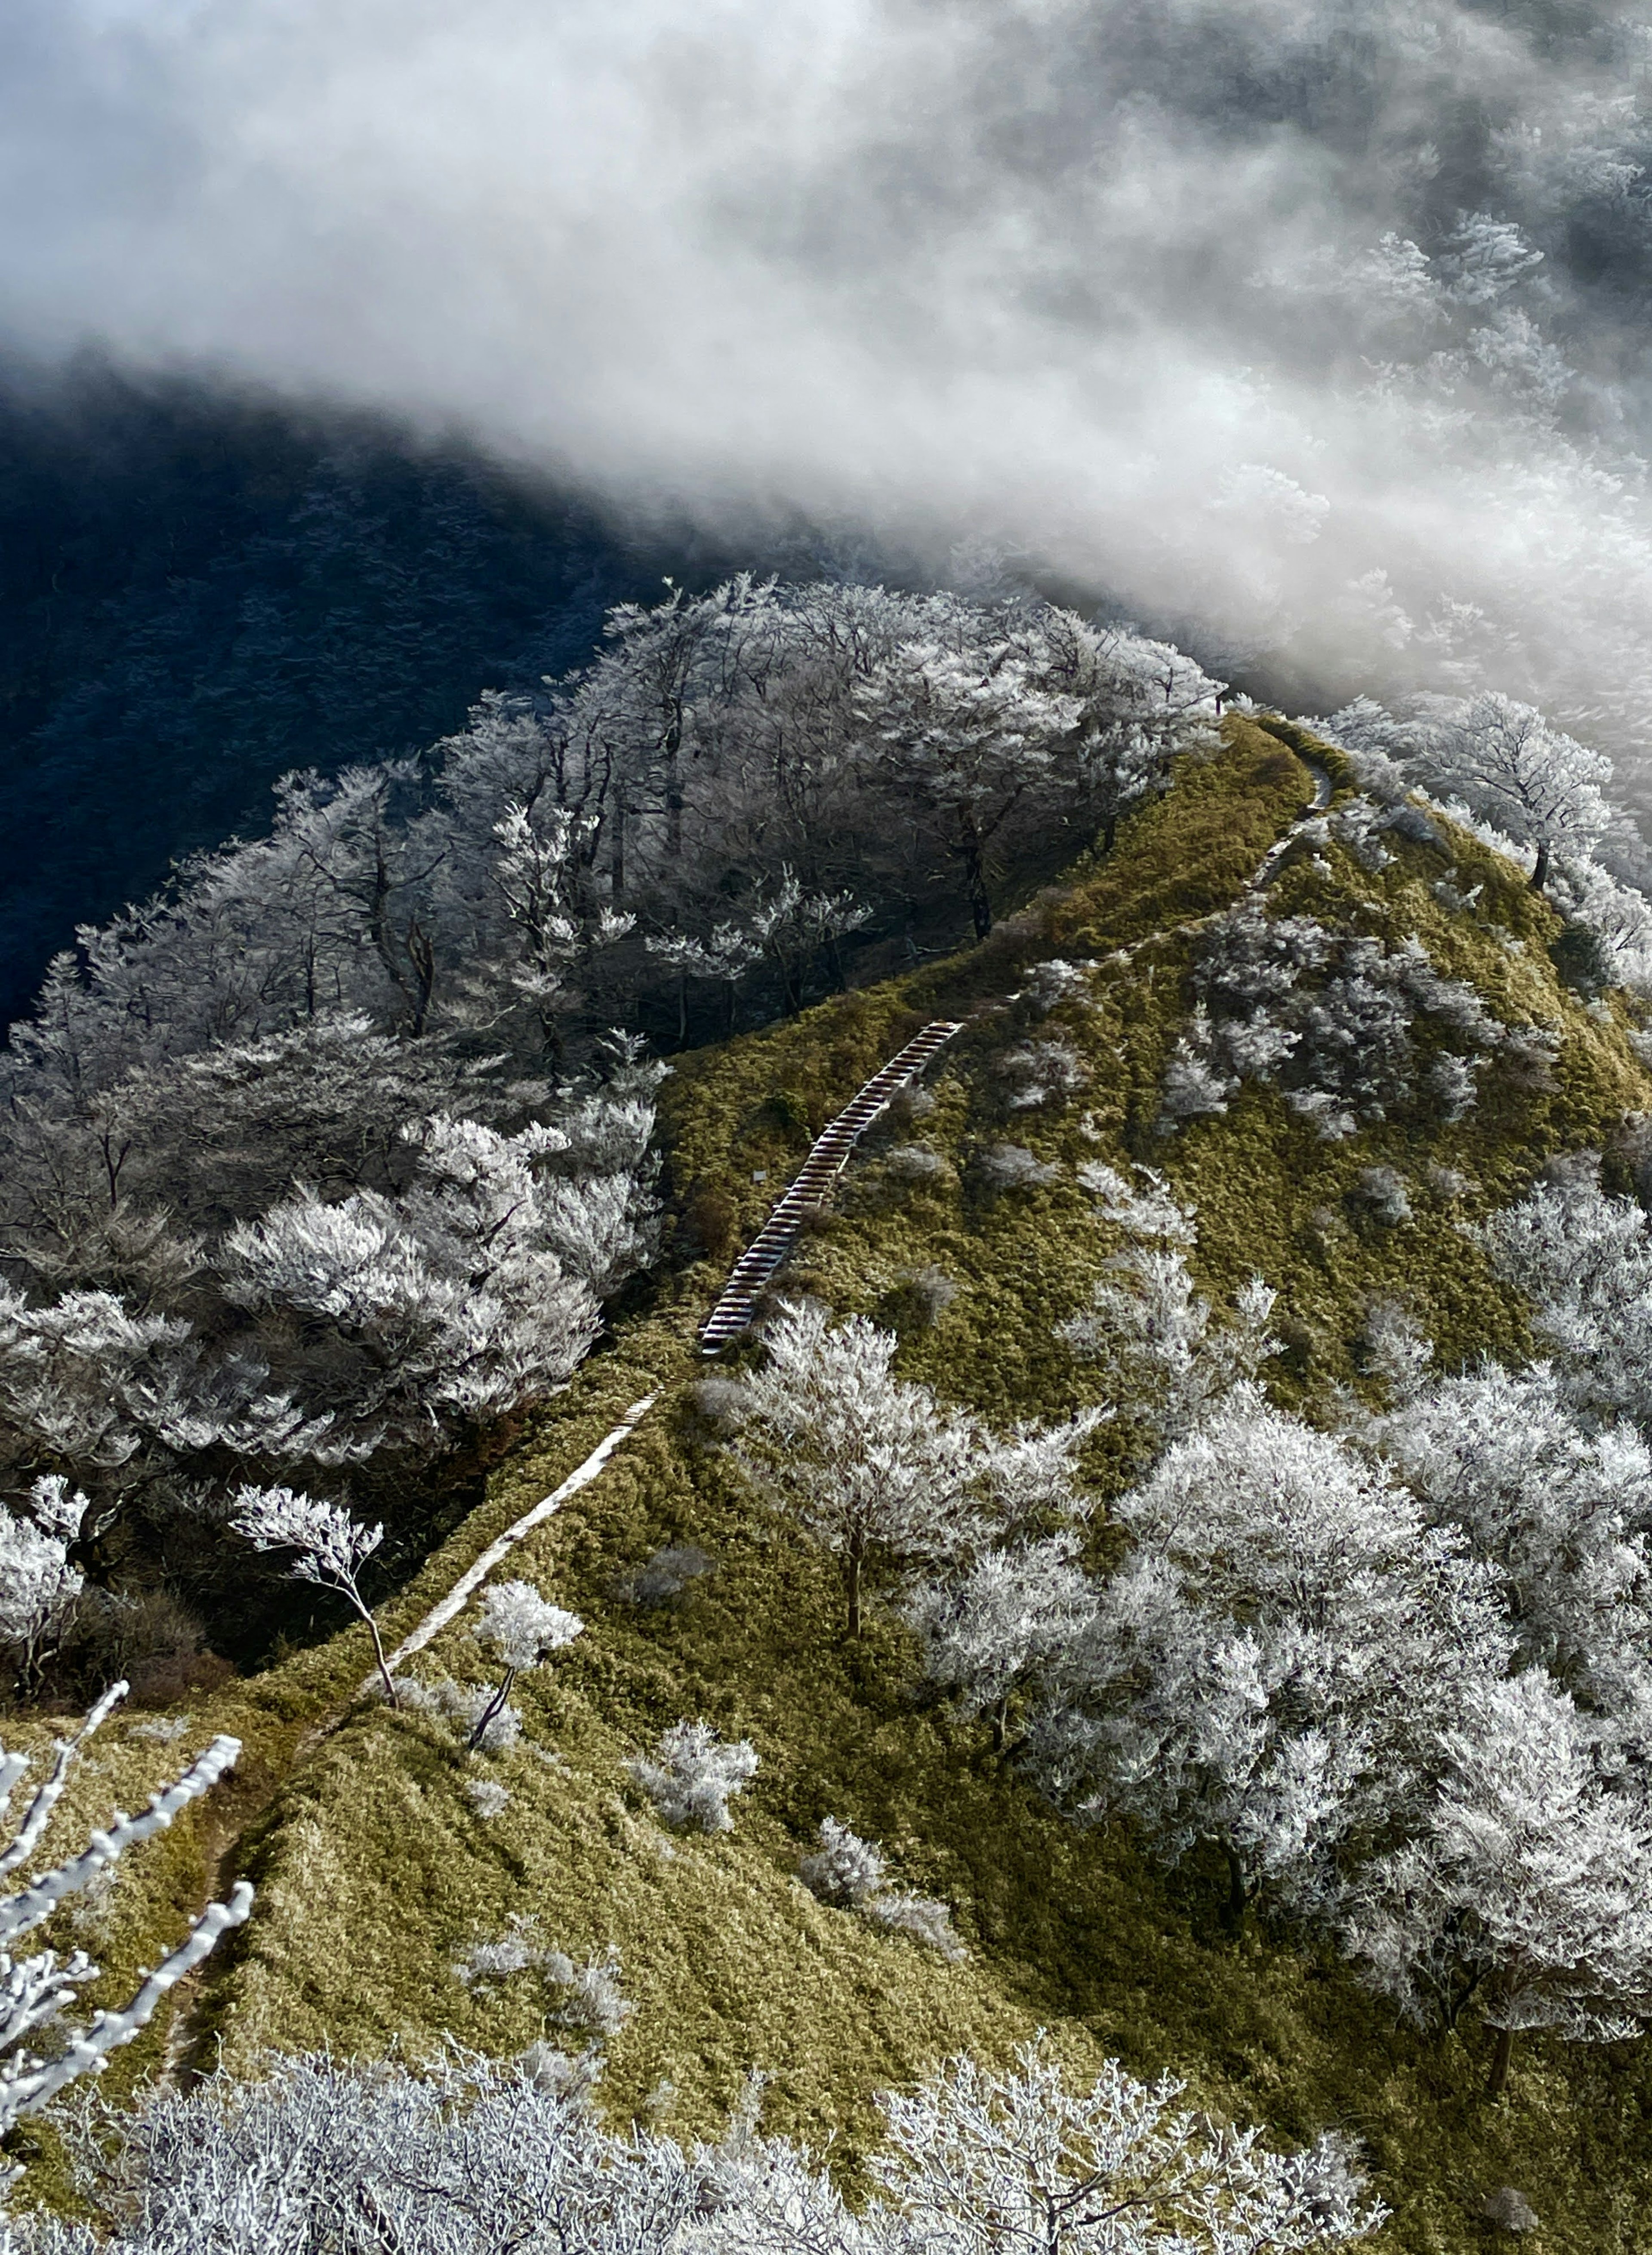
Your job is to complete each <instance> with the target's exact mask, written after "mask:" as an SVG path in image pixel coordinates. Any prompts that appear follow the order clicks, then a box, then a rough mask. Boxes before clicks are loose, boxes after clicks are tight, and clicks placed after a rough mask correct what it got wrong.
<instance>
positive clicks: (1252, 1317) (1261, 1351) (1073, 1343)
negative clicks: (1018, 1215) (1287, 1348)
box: [1056, 1244, 1276, 1440]
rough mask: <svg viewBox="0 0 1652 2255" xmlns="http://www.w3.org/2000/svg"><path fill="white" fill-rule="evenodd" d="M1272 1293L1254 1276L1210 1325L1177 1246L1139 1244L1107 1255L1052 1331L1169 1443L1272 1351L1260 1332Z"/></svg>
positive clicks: (1251, 1373) (1273, 1346)
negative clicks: (1080, 1302) (1085, 1296)
mask: <svg viewBox="0 0 1652 2255" xmlns="http://www.w3.org/2000/svg"><path fill="white" fill-rule="evenodd" d="M1275 1299H1276V1294H1275V1293H1274V1292H1273V1290H1272V1289H1270V1287H1269V1286H1268V1285H1266V1284H1264V1283H1263V1282H1262V1279H1261V1277H1260V1276H1253V1277H1252V1278H1251V1279H1250V1281H1249V1282H1248V1283H1246V1284H1242V1285H1241V1287H1240V1289H1239V1291H1238V1293H1237V1294H1236V1296H1235V1297H1234V1307H1233V1311H1232V1313H1231V1315H1229V1316H1227V1317H1226V1319H1224V1320H1221V1321H1219V1320H1217V1318H1216V1317H1215V1314H1214V1311H1213V1309H1212V1307H1211V1303H1210V1302H1209V1301H1208V1300H1207V1299H1206V1297H1205V1296H1204V1295H1203V1294H1202V1293H1201V1292H1199V1291H1197V1290H1196V1289H1195V1288H1194V1284H1193V1277H1192V1270H1191V1269H1190V1268H1189V1267H1188V1265H1187V1259H1186V1255H1185V1254H1184V1253H1183V1251H1182V1250H1181V1248H1180V1247H1179V1246H1176V1245H1169V1246H1152V1245H1142V1244H1138V1245H1134V1246H1131V1247H1129V1248H1128V1251H1126V1252H1123V1253H1118V1254H1114V1256H1113V1258H1112V1259H1111V1260H1110V1261H1108V1262H1107V1269H1106V1272H1105V1273H1104V1274H1103V1275H1101V1276H1100V1278H1099V1279H1098V1280H1097V1282H1095V1283H1094V1284H1093V1285H1092V1287H1091V1289H1090V1298H1089V1301H1088V1303H1087V1304H1086V1306H1085V1307H1084V1308H1083V1309H1082V1310H1080V1312H1079V1314H1078V1315H1076V1316H1072V1317H1069V1318H1068V1320H1067V1321H1066V1322H1065V1323H1062V1324H1057V1326H1056V1336H1057V1338H1060V1339H1063V1340H1065V1343H1066V1345H1068V1346H1069V1347H1071V1348H1072V1352H1073V1353H1074V1354H1075V1355H1077V1356H1078V1357H1079V1359H1080V1361H1085V1362H1099V1363H1100V1365H1101V1366H1102V1368H1103V1371H1104V1373H1105V1375H1106V1378H1107V1383H1108V1385H1109V1386H1110V1387H1111V1388H1112V1389H1113V1391H1114V1394H1116V1396H1117V1398H1118V1399H1119V1400H1120V1401H1121V1402H1122V1403H1124V1404H1126V1405H1127V1406H1128V1413H1129V1415H1130V1416H1131V1417H1132V1418H1134V1419H1135V1420H1138V1421H1139V1422H1141V1423H1143V1424H1145V1425H1146V1426H1148V1427H1149V1430H1151V1431H1152V1432H1153V1433H1154V1434H1156V1436H1158V1437H1160V1438H1162V1439H1164V1440H1173V1439H1176V1438H1178V1437H1180V1436H1181V1435H1183V1434H1185V1433H1187V1432H1190V1431H1191V1430H1192V1429H1193V1428H1194V1427H1195V1426H1196V1425H1197V1424H1198V1423H1199V1421H1200V1420H1201V1419H1202V1418H1203V1417H1205V1416H1206V1415H1207V1414H1208V1413H1209V1411H1210V1410H1211V1408H1212V1407H1213V1405H1214V1404H1215V1403H1217V1402H1219V1401H1221V1399H1222V1398H1223V1397H1224V1395H1226V1394H1229V1393H1231V1392H1232V1391H1233V1389H1234V1387H1236V1386H1242V1385H1244V1384H1246V1383H1248V1381H1249V1380H1252V1379H1254V1378H1255V1375H1256V1373H1257V1372H1258V1371H1259V1370H1260V1369H1261V1367H1262V1364H1263V1363H1264V1362H1265V1361H1266V1360H1267V1359H1268V1357H1269V1355H1271V1354H1273V1353H1275V1352H1276V1344H1275V1341H1274V1339H1273V1338H1272V1336H1271V1334H1270V1333H1269V1328H1268V1325H1269V1319H1270V1317H1272V1314H1273V1309H1274V1302H1275Z"/></svg>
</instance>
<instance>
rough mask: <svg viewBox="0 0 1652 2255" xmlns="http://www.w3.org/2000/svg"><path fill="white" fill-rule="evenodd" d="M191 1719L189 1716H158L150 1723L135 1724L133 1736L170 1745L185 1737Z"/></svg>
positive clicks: (132, 1727) (132, 1730)
mask: <svg viewBox="0 0 1652 2255" xmlns="http://www.w3.org/2000/svg"><path fill="white" fill-rule="evenodd" d="M189 1719H190V1718H189V1717H188V1716H187V1715H157V1716H155V1717H154V1718H152V1719H151V1721H149V1722H146V1723H134V1724H133V1725H132V1726H131V1736H132V1737H133V1738H135V1739H155V1740H157V1741H158V1743H159V1744H161V1745H163V1746H164V1745H168V1744H170V1743H171V1742H172V1740H173V1739H181V1738H182V1737H183V1735H184V1732H186V1730H187V1729H188V1728H189Z"/></svg>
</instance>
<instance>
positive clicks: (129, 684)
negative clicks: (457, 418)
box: [0, 360, 683, 1022]
mask: <svg viewBox="0 0 1652 2255" xmlns="http://www.w3.org/2000/svg"><path fill="white" fill-rule="evenodd" d="M682 546H683V544H678V546H677V547H676V548H674V550H673V556H674V558H677V557H679V556H680V553H681V551H682ZM671 568H672V567H671V564H668V563H659V564H656V563H654V562H653V561H652V560H651V559H650V558H644V557H643V555H642V554H641V553H640V552H637V551H634V550H628V549H627V548H626V547H625V546H624V544H622V543H621V542H620V541H619V540H617V539H616V537H615V536H614V535H613V534H612V533H611V532H609V531H608V530H606V529H605V528H604V527H603V526H602V525H601V523H598V522H597V521H596V520H595V519H594V517H593V516H590V515H589V513H588V512H587V511H585V510H583V509H580V508H578V507H576V506H573V505H571V504H570V503H568V502H566V500H563V499H561V498H559V496H558V495H557V494H556V493H555V492H554V490H552V488H549V487H545V486H541V485H540V484H539V483H538V481H526V480H524V479H521V478H517V477H511V476H508V475H507V474H504V473H503V472H502V471H501V470H499V469H498V468H496V467H494V466H493V465H491V464H489V463H488V462H486V461H484V460H482V459H481V458H480V457H479V456H477V455H476V454H475V453H474V451H472V450H470V449H468V448H466V447H464V446H460V445H458V444H449V445H446V446H439V445H430V444H426V445H423V446H421V445H419V444H418V443H417V442H416V441H414V440H412V439H410V438H409V437H408V436H407V435H406V434H405V432H403V431H402V430H400V429H399V428H396V427H393V426H392V425H390V424H389V423H387V422H385V421H383V420H381V419H379V418H375V417H373V416H371V415H367V414H353V415H347V414H343V413H341V412H339V411H328V410H326V409H322V408H313V409H310V410H307V411H306V410H304V409H301V408H298V407H294V406H292V405H290V404H287V403H285V402H278V401H277V400H275V399H274V398H271V399H268V400H264V401H260V400H259V399H257V397H249V396H248V395H247V394H246V393H245V392H243V391H230V390H228V389H226V388H225V387H224V386H222V385H221V384H217V383H213V382H211V381H209V380H200V381H195V380H189V379H185V378H180V377H172V378H165V379H163V378H159V377H156V378H151V379H147V380H145V379H144V378H142V377H140V376H134V375H131V374H130V373H119V372H116V371H115V370H113V369H110V368H109V367H108V366H106V365H103V364H101V363H99V362H95V361H92V360H88V361H87V362H84V363H83V364H81V366H79V367H78V368H75V369H68V370H64V369H55V370H53V371H52V373H51V374H50V375H49V376H48V375H47V374H46V373H45V372H43V371H41V372H33V371H31V370H30V369H28V368H27V367H26V365H25V366H21V367H19V366H16V365H14V366H12V367H11V369H9V370H6V371H4V374H0V603H3V604H4V618H5V633H4V641H3V642H0V777H3V778H4V780H0V1021H5V1022H9V1021H10V1020H11V1019H12V1018H14V1017H17V1016H18V1015H21V1014H22V1012H23V1011H24V1010H25V1008H26V1006H27V1004H28V1001H29V998H30V996H31V995H32V993H33V991H34V988H35V987H36V985H37V984H38V982H39V977H40V974H41V972H42V971H43V970H44V968H45V966H46V961H47V959H48V958H49V957H50V956H51V955H52V954H53V953H54V952H56V951H57V950H58V949H59V948H60V947H64V946H67V945H68V944H69V942H70V940H71V939H72V938H73V935H74V929H75V927H76V925H77V924H84V923H88V922H90V923H101V922H102V920H103V919H104V918H105V917H109V916H112V915H114V914H115V912H116V910H118V909H120V908H121V907H122V906H123V903H126V902H128V901H133V900H141V899H144V898H146V897H147V896H149V895H150V894H151V893H152V892H153V891H154V890H155V889H157V888H158V886H159V885H161V884H162V883H163V882H165V879H166V877H167V875H168V870H169V866H170V864H171V863H172V861H174V860H176V859H180V858H182V857H183V856H186V855H187V854H192V853H198V852H200V851H201V850H202V849H203V848H206V847H214V846H216V845H217V844H218V843H219V841H220V840H221V839H222V838H223V837H225V836H226V835H227V834H228V832H230V831H232V830H238V831H240V832H243V834H245V835H249V836H251V835H255V834H256V833H257V832H260V831H262V830H263V829H264V827H265V826H266V825H267V823H268V821H269V812H270V798H269V793H270V789H271V785H272V784H273V783H275V781H276V779H277V777H278V776H280V775H282V774H284V773H285V771H286V770H287V769H290V768H292V767H295V766H306V767H307V766H318V765H319V766H321V767H324V768H326V769H327V770H328V771H329V772H331V771H334V770H336V769H338V768H340V767H343V766H347V765H348V763H349V762H351V761H353V760H373V759H379V758H382V757H383V756H384V755H387V754H405V753H409V752H411V751H414V750H416V749H417V748H418V747H419V746H421V745H423V744H426V743H429V742H430V741H432V739H434V738H435V737H437V736H439V735H440V734H442V733H443V732H444V731H446V730H447V729H450V728H453V727H459V726H460V724H461V722H462V721H463V720H464V716H465V712H466V708H467V706H469V705H470V704H471V703H472V702H473V701H474V700H475V698H476V696H477V695H478V694H479V692H481V691H482V689H483V688H484V687H495V688H500V689H505V690H510V691H514V692H529V693H531V692H535V691H537V690H538V687H539V685H540V680H541V677H542V676H544V675H545V674H547V673H550V674H559V673H561V672H562V671H565V670H566V668H567V667H568V666H569V665H572V664H577V663H579V662H580V660H582V659H583V658H584V657H585V656H586V654H587V651H588V650H589V649H590V647H591V645H592V643H594V641H595V640H596V639H597V637H598V636H599V634H600V632H601V620H602V612H603V608H604V607H605V605H607V604H608V603H611V602H614V601H617V600H618V599H619V598H621V597H622V596H624V595H629V594H641V593H643V591H644V590H645V589H647V588H649V587H652V586H654V585H656V584H657V578H658V573H659V572H660V571H661V570H667V569H671ZM676 568H678V570H680V569H681V563H680V560H678V562H677V566H676Z"/></svg>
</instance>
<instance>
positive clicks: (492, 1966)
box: [453, 1912, 546, 1989]
mask: <svg viewBox="0 0 1652 2255" xmlns="http://www.w3.org/2000/svg"><path fill="white" fill-rule="evenodd" d="M545 1956H546V1951H545V1943H544V1942H543V1940H542V1939H541V1937H540V1934H539V1927H538V1921H537V1920H536V1919H533V1918H531V1917H528V1916H525V1915H524V1914H522V1913H520V1912H518V1913H516V1914H513V1916H512V1917H511V1919H510V1922H509V1924H508V1925H507V1926H506V1928H505V1930H504V1932H503V1934H502V1935H500V1936H499V1938H498V1939H497V1940H496V1941H495V1942H474V1943H473V1944H472V1945H471V1947H470V1948H469V1949H467V1951H466V1953H465V1955H464V1956H462V1957H459V1958H455V1959H454V1961H453V1976H454V1978H455V1979H456V1980H458V1981H460V1982H462V1983H463V1985H464V1986H465V1987H466V1988H467V1989H474V1988H475V1985H476V1984H477V1983H478V1982H479V1981H506V1980H509V1979H510V1976H511V1975H512V1974H513V1973H525V1972H526V1971H527V1970H529V1968H530V1967H531V1966H538V1965H543V1964H544V1963H545Z"/></svg>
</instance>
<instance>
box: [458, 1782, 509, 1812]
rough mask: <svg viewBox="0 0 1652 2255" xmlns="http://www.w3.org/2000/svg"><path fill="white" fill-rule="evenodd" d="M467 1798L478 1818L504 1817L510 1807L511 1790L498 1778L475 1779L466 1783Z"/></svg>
mask: <svg viewBox="0 0 1652 2255" xmlns="http://www.w3.org/2000/svg"><path fill="white" fill-rule="evenodd" d="M465 1798H466V1800H467V1801H468V1802H469V1803H470V1805H471V1807H472V1808H473V1809H475V1812H476V1814H477V1816H481V1817H483V1818H487V1817H493V1816H503V1815H504V1813H505V1811H506V1809H509V1808H510V1788H509V1786H504V1785H501V1783H500V1782H499V1781H498V1779H497V1778H496V1777H473V1778H467V1780H466V1781H465Z"/></svg>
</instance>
